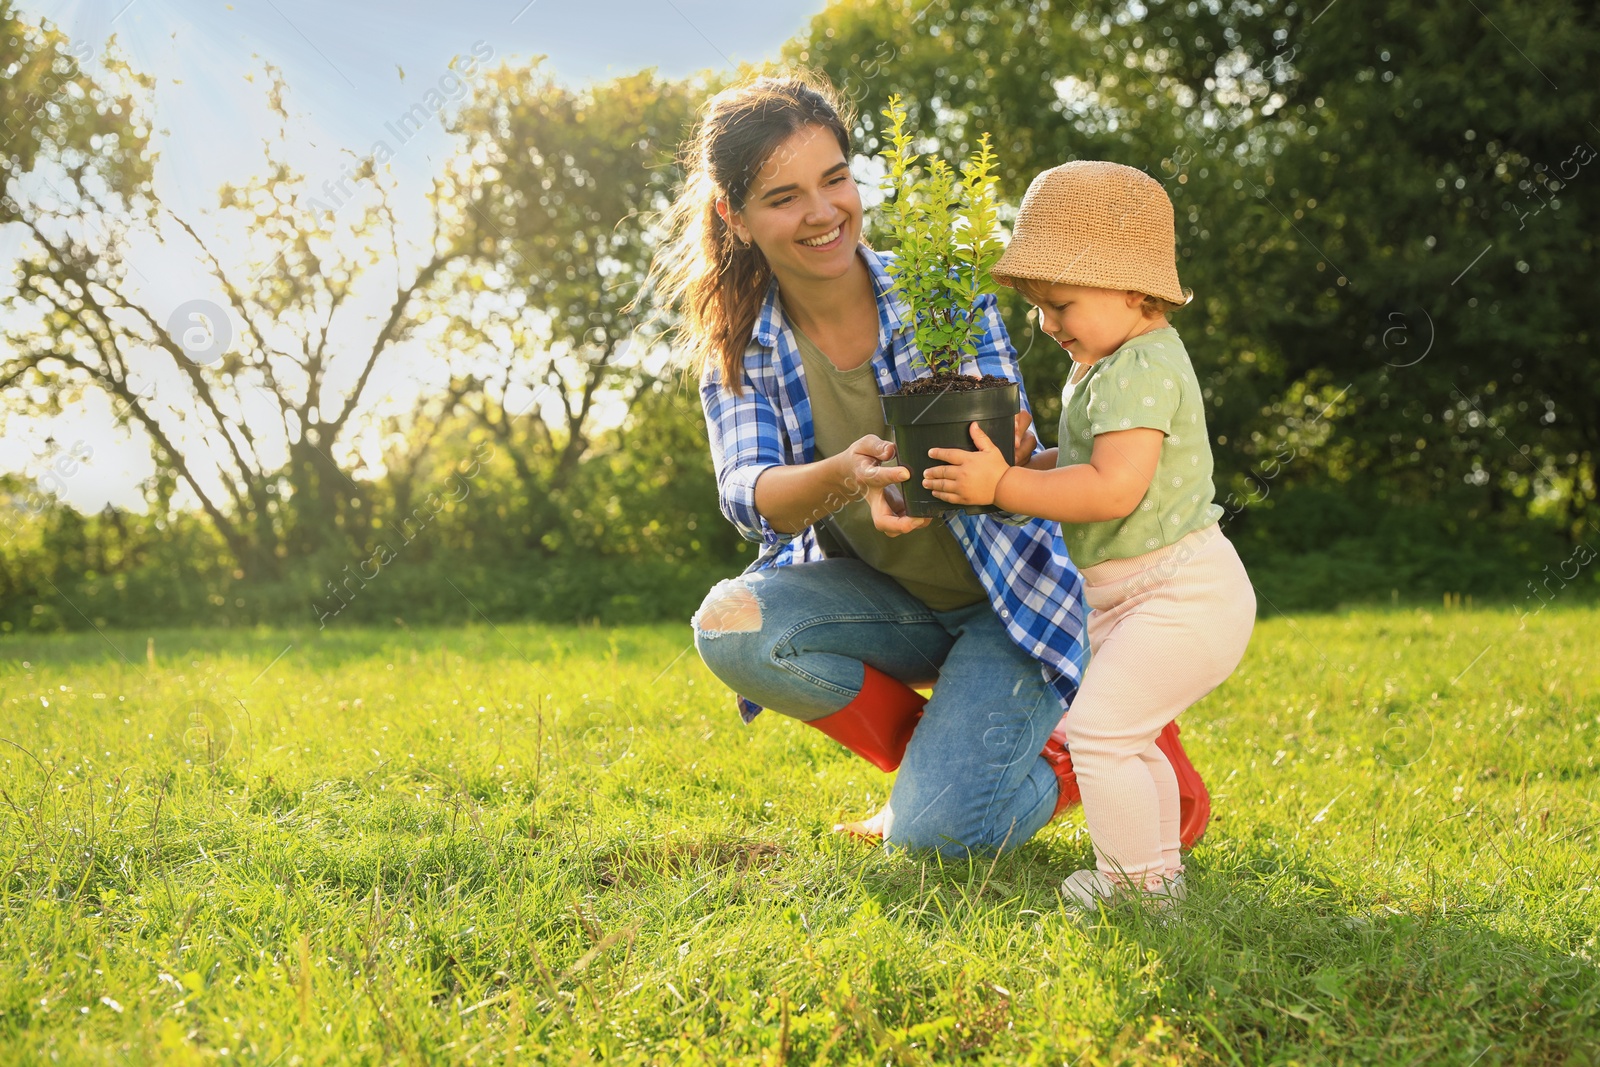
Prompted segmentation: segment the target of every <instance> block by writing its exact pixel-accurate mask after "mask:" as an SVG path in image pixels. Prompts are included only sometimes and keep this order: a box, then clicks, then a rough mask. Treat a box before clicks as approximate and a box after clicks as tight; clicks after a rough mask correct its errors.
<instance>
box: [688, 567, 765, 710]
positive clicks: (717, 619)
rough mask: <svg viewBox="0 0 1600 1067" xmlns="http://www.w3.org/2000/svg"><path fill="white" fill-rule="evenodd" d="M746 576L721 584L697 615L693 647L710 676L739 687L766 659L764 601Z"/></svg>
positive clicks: (702, 603)
mask: <svg viewBox="0 0 1600 1067" xmlns="http://www.w3.org/2000/svg"><path fill="white" fill-rule="evenodd" d="M751 584H752V583H751V582H750V581H749V580H748V579H747V578H746V577H745V576H742V575H741V576H740V577H738V578H729V579H727V580H726V581H721V582H718V583H717V584H716V585H715V586H713V587H712V589H711V592H709V593H707V594H706V598H705V600H704V601H702V602H701V604H700V610H698V611H696V612H695V613H694V617H693V619H691V620H690V625H691V626H692V627H693V628H694V647H695V650H696V651H698V652H699V653H700V658H701V659H702V660H704V661H705V664H706V666H707V667H709V668H711V673H713V674H715V675H716V676H717V677H718V678H721V679H722V680H723V681H724V682H726V683H727V684H729V685H731V686H735V687H737V686H738V685H739V684H740V682H741V681H744V680H746V679H747V678H748V677H749V673H750V670H751V668H752V667H753V666H755V665H756V664H757V663H760V662H763V661H765V660H766V658H767V657H766V656H765V655H764V654H763V649H761V648H759V647H756V646H758V645H759V644H760V643H761V642H760V636H761V629H762V625H763V623H764V621H765V618H764V614H763V611H762V605H761V598H760V597H759V596H758V595H757V594H756V591H755V590H754V589H753V588H752V587H751Z"/></svg>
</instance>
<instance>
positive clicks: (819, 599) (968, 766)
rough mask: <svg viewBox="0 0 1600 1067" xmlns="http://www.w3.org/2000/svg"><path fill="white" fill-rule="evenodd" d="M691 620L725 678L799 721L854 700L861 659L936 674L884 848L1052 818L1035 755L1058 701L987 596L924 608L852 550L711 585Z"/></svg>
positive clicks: (959, 845)
mask: <svg viewBox="0 0 1600 1067" xmlns="http://www.w3.org/2000/svg"><path fill="white" fill-rule="evenodd" d="M694 630H695V648H696V649H697V650H698V651H699V653H700V658H701V659H703V660H704V661H705V663H706V666H707V667H709V668H710V669H711V671H712V673H713V674H715V675H716V676H717V677H718V678H719V679H721V680H722V681H723V682H724V683H725V684H726V685H728V687H729V688H731V689H733V690H735V691H736V692H738V693H740V694H742V695H743V696H745V697H747V698H748V699H750V700H752V701H754V702H756V703H757V704H760V705H763V706H765V707H770V708H772V709H773V710H775V711H779V712H782V713H783V714H785V715H789V716H791V717H793V718H796V719H800V720H802V721H809V720H812V719H819V718H821V717H823V716H824V715H830V714H832V713H833V712H836V711H838V710H839V709H840V708H843V707H844V706H845V705H846V704H848V703H849V702H850V701H851V700H852V699H854V697H855V695H856V694H857V693H858V692H860V690H861V684H862V679H863V676H864V671H863V669H862V663H863V662H865V663H869V664H871V665H872V666H873V667H875V668H877V669H878V670H880V671H883V672H884V673H885V674H888V675H890V676H892V677H895V678H898V679H900V680H901V681H903V682H907V683H925V682H932V681H934V679H935V678H937V679H938V684H937V685H935V686H934V689H933V697H932V699H930V700H929V701H928V704H927V707H926V708H924V709H923V716H922V721H921V722H920V723H918V724H917V729H916V733H915V734H913V735H912V738H911V743H910V745H909V746H908V747H907V748H906V755H905V760H904V761H903V762H902V763H901V765H900V770H899V772H898V774H897V777H896V778H895V782H894V788H893V790H892V791H891V793H890V796H889V807H890V808H891V809H892V811H893V815H892V817H891V818H890V819H889V822H888V827H887V832H886V834H885V840H886V841H887V843H888V844H889V845H890V846H894V847H904V848H934V849H937V850H939V851H940V852H941V853H943V854H944V855H947V856H962V855H966V854H967V852H968V851H969V850H970V851H974V852H993V851H994V850H996V849H999V848H1002V847H1005V848H1014V847H1016V846H1017V845H1020V844H1022V843H1023V842H1024V841H1026V840H1028V839H1029V838H1030V837H1032V836H1033V835H1034V834H1035V833H1037V832H1038V830H1039V828H1040V827H1042V826H1044V824H1045V823H1047V822H1049V821H1050V816H1051V814H1052V812H1053V811H1054V810H1055V803H1056V794H1057V786H1056V776H1055V773H1054V772H1053V771H1052V770H1051V769H1050V765H1049V764H1048V763H1046V762H1045V761H1044V759H1043V758H1041V757H1040V755H1039V752H1040V750H1041V749H1043V748H1044V743H1045V741H1046V740H1047V739H1048V738H1049V736H1050V731H1051V730H1052V729H1054V728H1055V726H1056V723H1057V722H1059V721H1060V719H1061V703H1060V701H1059V700H1058V699H1057V697H1056V695H1055V693H1054V691H1053V690H1051V689H1050V688H1049V687H1048V686H1047V685H1045V682H1044V676H1043V674H1042V673H1041V672H1040V668H1039V663H1038V661H1037V660H1034V659H1033V658H1032V657H1030V656H1029V655H1027V654H1026V653H1025V652H1023V651H1022V650H1021V649H1020V648H1018V647H1017V646H1016V645H1015V644H1013V643H1012V641H1011V639H1010V638H1009V637H1007V636H1006V632H1005V629H1004V628H1003V627H1002V626H1001V624H1000V620H999V619H998V618H996V617H995V613H994V609H993V608H992V607H990V606H989V604H988V602H987V601H982V602H979V603H977V604H973V605H971V606H970V607H965V608H957V609H956V610H954V611H933V610H932V609H930V608H929V607H928V606H927V605H926V604H924V603H923V602H922V601H921V600H920V599H918V598H917V597H915V596H912V595H911V594H910V593H908V592H906V591H905V589H904V588H902V587H901V586H900V584H899V583H898V582H896V581H895V580H894V579H892V578H890V577H888V576H887V575H885V574H883V573H881V572H880V571H878V570H875V569H874V568H872V567H870V566H868V565H867V564H865V563H862V562H861V561H859V560H854V559H827V560H822V561H820V562H815V563H798V564H794V565H791V566H785V567H773V568H768V569H764V570H758V571H751V572H748V573H746V574H742V575H740V576H739V577H737V578H732V579H729V580H728V581H725V582H721V583H719V584H718V585H717V586H716V587H715V588H713V589H712V590H711V592H710V593H709V594H707V595H706V598H705V602H704V603H703V604H701V606H700V610H699V611H698V612H696V613H695V617H694Z"/></svg>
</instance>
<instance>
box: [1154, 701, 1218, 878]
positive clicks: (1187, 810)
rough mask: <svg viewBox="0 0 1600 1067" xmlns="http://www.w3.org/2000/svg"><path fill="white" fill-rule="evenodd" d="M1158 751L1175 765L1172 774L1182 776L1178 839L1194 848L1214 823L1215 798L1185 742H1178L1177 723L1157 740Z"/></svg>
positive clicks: (1188, 846)
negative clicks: (1190, 760) (1190, 756)
mask: <svg viewBox="0 0 1600 1067" xmlns="http://www.w3.org/2000/svg"><path fill="white" fill-rule="evenodd" d="M1156 747H1157V748H1159V749H1160V750H1161V751H1162V752H1164V753H1166V756H1167V762H1168V763H1170V764H1172V771H1173V773H1174V774H1176V775H1177V776H1178V800H1179V802H1180V811H1181V814H1180V815H1179V816H1178V819H1179V822H1178V838H1179V839H1180V840H1181V841H1182V842H1183V847H1184V848H1193V847H1194V843H1195V842H1196V841H1198V840H1200V838H1201V837H1203V836H1204V835H1205V832H1206V824H1207V823H1209V822H1210V821H1211V794H1210V793H1209V792H1207V790H1206V783H1205V782H1204V781H1202V780H1201V778H1200V772H1199V771H1197V770H1195V769H1194V764H1192V763H1190V762H1189V754H1188V753H1187V752H1185V751H1184V750H1183V742H1182V741H1179V740H1178V723H1177V720H1173V721H1172V722H1169V723H1167V725H1166V728H1165V729H1163V730H1162V731H1161V733H1160V734H1159V735H1158V736H1157V737H1156Z"/></svg>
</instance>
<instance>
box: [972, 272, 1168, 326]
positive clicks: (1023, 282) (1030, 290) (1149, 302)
mask: <svg viewBox="0 0 1600 1067" xmlns="http://www.w3.org/2000/svg"><path fill="white" fill-rule="evenodd" d="M994 280H995V281H997V282H999V283H1000V284H1001V285H1009V286H1010V287H1011V288H1013V289H1015V290H1016V291H1017V292H1019V293H1021V294H1022V295H1023V296H1025V297H1027V298H1028V299H1029V300H1032V301H1033V302H1034V303H1042V302H1043V301H1044V289H1045V286H1047V285H1049V284H1050V283H1049V282H1047V281H1045V280H1044V279H1043V278H1018V277H1015V276H1013V275H1009V274H996V275H995V276H994ZM1183 295H1184V297H1185V298H1186V299H1185V301H1184V303H1183V304H1177V303H1174V302H1173V301H1171V300H1166V299H1164V298H1162V297H1159V296H1151V295H1150V294H1149V293H1145V294H1143V296H1144V299H1143V300H1141V301H1140V302H1139V310H1140V311H1141V312H1142V313H1143V314H1144V316H1145V317H1146V318H1151V319H1153V318H1155V317H1156V316H1157V315H1170V314H1172V313H1173V312H1174V311H1177V310H1178V309H1179V308H1181V307H1184V306H1185V305H1186V304H1187V303H1188V301H1189V300H1193V299H1194V293H1193V292H1191V291H1190V290H1188V289H1185V290H1184V291H1183Z"/></svg>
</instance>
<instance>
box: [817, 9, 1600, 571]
mask: <svg viewBox="0 0 1600 1067" xmlns="http://www.w3.org/2000/svg"><path fill="white" fill-rule="evenodd" d="M913 19H915V20H916V27H917V29H916V31H915V32H914V33H906V32H904V27H905V26H906V25H907V24H908V23H909V22H910V21H911V20H913ZM885 41H893V42H895V43H896V45H897V48H896V49H895V50H894V51H893V52H892V53H891V54H889V56H888V57H887V58H884V56H883V54H882V52H881V51H880V48H881V45H882V43H883V42H885ZM1597 51H1600V8H1597V7H1596V6H1595V5H1593V4H1587V3H1577V2H1574V0H1540V2H1539V3H1534V4H1525V3H1516V2H1512V0H1495V2H1493V3H1480V4H1478V5H1477V6H1476V7H1474V6H1473V5H1470V4H1463V5H1450V4H1446V5H1435V6H1431V7H1424V8H1418V7H1416V6H1415V5H1405V4H1399V3H1395V2H1393V0H1340V2H1339V3H1337V4H1332V5H1326V4H1312V5H1305V4H1302V3H1297V2H1291V0H1270V2H1267V3H1262V4H1193V3H1189V2H1187V0H1156V2H1152V3H1147V4H1144V5H1142V6H1141V7H1139V8H1130V7H1129V6H1128V5H1126V4H1123V3H1120V2H1116V0H1103V2H1101V0H1094V2H1085V3H1076V4H1052V5H1041V4H1038V3H1035V2H1032V0H991V2H987V3H983V4H979V5H942V4H935V5H931V6H926V5H924V4H922V3H920V2H915V0H873V2H868V0H845V2H841V3H836V4H833V5H830V6H829V8H828V10H827V11H826V12H824V13H823V14H822V15H820V16H818V17H817V19H816V20H814V22H813V24H812V27H811V31H810V32H809V33H808V34H806V35H805V36H804V37H802V38H801V39H799V40H797V41H795V42H794V43H793V44H792V45H791V47H790V51H789V55H790V57H791V58H793V59H795V60H799V61H802V62H805V63H808V64H811V65H813V66H817V67H820V68H821V69H822V70H823V71H824V72H825V73H827V74H828V75H829V76H830V77H831V78H833V79H834V81H835V82H836V83H838V84H840V85H841V86H844V87H845V88H846V91H847V92H848V93H849V95H850V96H851V98H852V100H853V102H855V103H856V104H857V107H858V112H859V114H861V115H862V116H863V118H862V128H861V135H862V137H863V139H864V140H865V141H866V143H867V144H868V146H869V147H871V144H872V139H873V138H874V137H875V138H877V139H878V141H879V142H880V144H887V143H888V141H887V133H886V128H885V125H884V124H883V123H882V122H878V121H875V120H876V116H877V115H878V112H879V109H880V108H882V107H884V106H885V104H886V101H887V99H888V97H889V95H890V94H891V93H898V94H903V96H904V98H905V99H907V100H908V101H912V102H913V103H912V104H911V105H909V107H910V109H911V111H912V114H911V118H910V124H911V125H912V126H913V127H914V128H918V129H919V130H920V131H921V132H922V133H923V134H924V135H925V136H926V137H927V138H928V139H929V140H930V141H935V142H937V144H938V145H939V146H940V151H942V152H944V153H946V154H956V153H960V152H964V151H970V150H971V148H972V146H973V145H974V144H975V142H976V141H977V137H976V135H975V133H974V131H976V130H989V131H992V132H993V134H994V146H995V151H996V152H997V153H998V156H999V158H1000V164H999V167H998V175H999V177H1000V181H1001V189H1002V192H1003V193H1004V194H1005V195H1006V196H1010V197H1017V196H1020V194H1021V193H1022V191H1023V190H1024V189H1025V188H1026V186H1027V184H1028V182H1029V181H1030V180H1031V179H1032V177H1033V176H1034V175H1035V174H1037V173H1038V172H1039V171H1042V170H1044V169H1046V168H1048V167H1052V166H1056V165H1058V164H1060V163H1062V162H1065V161H1067V160H1072V159H1109V160H1114V161H1116V162H1120V163H1125V164H1128V165H1131V166H1135V167H1139V168H1141V169H1144V170H1146V171H1148V172H1149V173H1150V174H1151V175H1152V176H1154V177H1156V178H1158V179H1159V180H1161V181H1162V182H1163V184H1164V185H1165V187H1166V189H1167V191H1168V193H1169V194H1170V195H1171V197H1172V199H1173V202H1174V206H1175V208H1176V220H1177V227H1178V231H1177V232H1178V247H1179V254H1180V257H1181V258H1180V261H1179V273H1180V276H1181V277H1182V279H1183V282H1184V284H1185V285H1187V286H1189V287H1191V288H1192V289H1193V290H1194V291H1195V294H1196V298H1195V300H1194V302H1193V303H1192V304H1191V305H1190V306H1188V307H1186V308H1184V309H1183V310H1182V311H1181V312H1179V313H1177V315H1176V316H1175V317H1174V319H1173V324H1174V325H1175V326H1176V327H1177V328H1178V329H1179V330H1180V331H1181V332H1182V333H1183V335H1184V337H1185V339H1186V341H1187V343H1188V347H1189V350H1190V352H1191V353H1192V354H1193V356H1194V359H1195V365H1196V369H1197V370H1198V371H1199V373H1200V378H1201V381H1202V383H1203V384H1204V385H1205V386H1206V388H1207V389H1208V391H1209V396H1208V407H1207V412H1206V414H1207V419H1208V422H1209V423H1210V425H1211V429H1212V432H1213V434H1214V435H1215V437H1214V445H1215V447H1214V451H1215V454H1216V457H1217V461H1218V465H1219V469H1220V471H1221V474H1222V480H1223V482H1224V483H1227V485H1228V488H1227V489H1225V490H1224V493H1226V492H1228V491H1231V490H1233V488H1234V487H1235V483H1236V482H1238V481H1240V480H1244V479H1250V478H1254V477H1258V476H1259V475H1260V474H1261V472H1262V471H1263V470H1267V471H1270V470H1272V469H1273V464H1274V461H1275V457H1276V456H1277V455H1278V453H1279V450H1280V449H1281V448H1282V447H1283V445H1284V443H1285V439H1286V437H1291V436H1293V435H1295V434H1297V433H1300V432H1301V431H1302V430H1303V429H1304V428H1305V427H1307V426H1308V425H1310V424H1311V423H1312V422H1313V421H1314V420H1316V419H1317V417H1318V415H1319V413H1321V412H1322V411H1323V409H1324V408H1325V407H1326V406H1327V405H1328V404H1329V403H1330V401H1332V400H1333V399H1334V398H1335V397H1338V398H1339V399H1338V402H1337V404H1335V405H1334V406H1333V408H1332V410H1330V411H1329V412H1328V414H1327V416H1326V417H1325V418H1323V419H1322V420H1321V421H1320V423H1318V424H1317V425H1318V426H1320V428H1321V430H1320V436H1319V437H1318V438H1317V443H1315V444H1314V446H1313V447H1310V448H1299V449H1298V455H1297V458H1296V459H1295V460H1294V461H1293V462H1292V463H1290V464H1288V465H1287V467H1286V469H1285V470H1284V471H1283V473H1282V474H1281V475H1280V476H1278V477H1277V478H1276V480H1275V481H1274V490H1275V492H1279V493H1282V492H1285V491H1287V490H1288V489H1290V488H1292V487H1297V486H1304V487H1308V488H1318V489H1321V490H1325V491H1328V492H1338V493H1348V494H1354V495H1362V496H1363V498H1364V494H1365V492H1366V488H1367V487H1370V489H1371V492H1372V494H1373V495H1374V496H1375V497H1376V498H1377V499H1378V500H1379V501H1380V504H1379V506H1380V507H1381V508H1398V509H1401V510H1402V511H1404V510H1406V509H1408V508H1409V507H1410V506H1411V505H1413V504H1416V503H1419V502H1429V501H1448V506H1449V507H1450V508H1451V509H1454V510H1455V512H1456V518H1457V520H1458V521H1460V522H1462V523H1464V524H1472V523H1479V524H1484V523H1487V524H1489V525H1491V526H1493V527H1495V528H1499V527H1500V526H1502V525H1515V524H1517V523H1519V522H1521V521H1524V520H1527V519H1530V518H1538V519H1541V520H1548V521H1549V522H1550V523H1551V524H1553V525H1554V526H1555V527H1556V528H1557V529H1558V530H1560V531H1561V532H1562V534H1563V535H1564V536H1565V537H1567V538H1568V539H1570V540H1569V544H1574V543H1577V542H1578V541H1580V540H1582V539H1583V538H1585V537H1591V538H1592V535H1593V532H1594V531H1595V530H1596V528H1597V527H1600V510H1597V508H1600V505H1597V503H1596V500H1597V494H1600V480H1597V477H1596V465H1597V463H1600V437H1597V435H1596V432H1595V427H1597V426H1600V377H1597V376H1596V375H1595V374H1593V373H1592V362H1593V349H1594V338H1595V332H1594V326H1593V322H1592V321H1591V319H1590V317H1589V308H1590V306H1591V305H1592V303H1593V299H1592V289H1593V285H1592V279H1593V263H1594V257H1595V251H1596V237H1595V235H1596V234H1597V233H1600V221H1597V220H1600V171H1597V170H1596V167H1597V166H1600V160H1594V161H1590V162H1585V160H1587V159H1589V158H1590V157H1589V151H1590V150H1591V149H1592V147H1594V146H1600V130H1597V129H1596V127H1595V125H1594V123H1595V119H1594V116H1595V115H1596V114H1597V113H1600V82H1597V81H1596V80H1595V79H1594V78H1593V77H1590V76H1588V74H1589V72H1590V69H1591V68H1592V66H1593V63H1592V57H1593V56H1594V55H1595V54H1596V53H1597ZM865 70H871V71H874V72H875V76H872V77H866V76H864V74H863V71H865ZM1552 82H1553V83H1554V86H1559V89H1557V88H1555V87H1553V85H1552ZM1585 146H1589V147H1587V148H1586V147H1585ZM1480 253H1482V258H1481V259H1476V258H1475V257H1478V256H1479V255H1480ZM1469 268H1470V269H1469ZM1001 299H1002V304H1003V306H1004V307H1005V308H1006V309H1007V311H1008V322H1009V323H1010V324H1011V325H1012V327H1013V330H1012V334H1013V338H1014V340H1015V341H1016V347H1017V349H1018V351H1019V352H1028V351H1029V350H1030V348H1031V349H1032V353H1031V355H1032V357H1034V358H1025V359H1024V361H1023V364H1022V366H1023V368H1024V376H1025V379H1026V383H1027V386H1028V391H1029V394H1030V396H1031V398H1032V399H1033V400H1034V402H1035V405H1036V410H1037V411H1038V412H1039V413H1040V416H1041V422H1042V423H1043V424H1044V428H1045V433H1046V434H1047V435H1049V434H1053V430H1054V426H1053V420H1054V418H1055V416H1057V415H1058V414H1059V406H1058V404H1057V402H1056V396H1057V394H1058V393H1059V391H1060V388H1061V385H1062V382H1063V378H1064V374H1065V368H1066V365H1067V361H1066V360H1065V358H1064V357H1060V356H1059V355H1058V354H1057V353H1056V352H1055V351H1054V346H1052V345H1050V344H1049V343H1048V340H1047V339H1040V338H1039V337H1038V335H1037V334H1036V333H1035V331H1034V330H1033V328H1032V326H1031V325H1030V324H1029V323H1027V322H1026V320H1025V319H1024V317H1023V312H1024V306H1023V304H1022V303H1021V301H1020V300H1018V299H1017V298H1015V297H1014V296H1013V295H1010V294H1006V293H1002V296H1001ZM1042 353H1047V354H1046V355H1041V354H1042ZM1310 398H1317V399H1319V401H1320V402H1318V403H1316V404H1315V405H1314V406H1313V405H1311V404H1309V403H1308V400H1309V399H1310ZM1358 483H1360V485H1359V486H1358ZM1358 488H1359V489H1360V493H1358V492H1357V490H1358ZM1247 520H1248V521H1249V522H1252V523H1256V524H1258V525H1260V524H1265V523H1266V522H1268V521H1270V514H1269V511H1268V510H1263V511H1261V512H1260V514H1252V515H1249V516H1247ZM1541 528H1542V527H1541ZM1362 533H1363V529H1362V528H1361V527H1360V526H1356V527H1352V528H1351V529H1349V530H1346V531H1343V532H1342V535H1345V534H1347V535H1350V536H1360V535H1361V534H1362ZM1273 534H1274V536H1281V537H1282V538H1283V539H1284V540H1290V539H1292V538H1293V536H1294V531H1293V530H1292V529H1291V528H1289V527H1275V528H1274V530H1273ZM1342 535H1341V536H1342ZM1369 558H1370V559H1371V560H1372V561H1373V563H1374V564H1375V565H1376V566H1379V567H1381V566H1382V565H1383V563H1384V556H1383V554H1382V552H1381V550H1378V551H1377V552H1376V554H1375V555H1373V556H1371V557H1369ZM1404 594H1405V589H1404V588H1402V595H1404Z"/></svg>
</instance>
